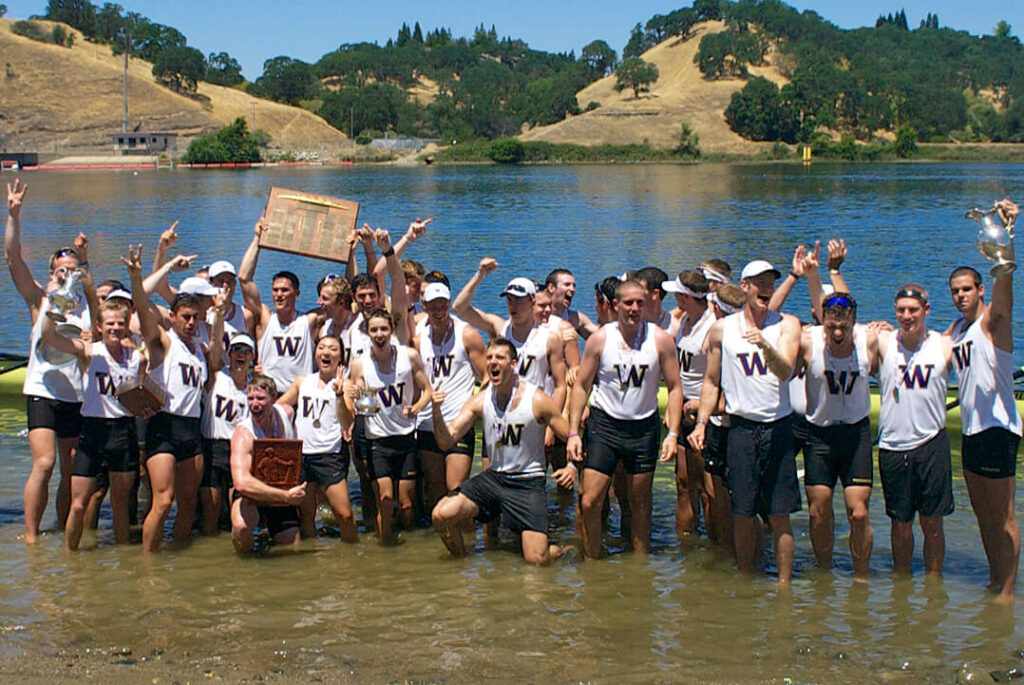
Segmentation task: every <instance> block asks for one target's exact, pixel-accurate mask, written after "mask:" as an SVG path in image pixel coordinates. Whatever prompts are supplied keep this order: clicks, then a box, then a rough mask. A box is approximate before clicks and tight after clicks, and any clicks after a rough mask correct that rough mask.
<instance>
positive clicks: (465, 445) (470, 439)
mask: <svg viewBox="0 0 1024 685" xmlns="http://www.w3.org/2000/svg"><path fill="white" fill-rule="evenodd" d="M416 449H418V450H419V451H420V452H434V453H435V454H445V455H448V454H467V455H469V458H470V459H472V458H473V453H474V452H475V451H476V428H475V427H474V428H470V429H469V430H468V431H467V432H466V434H465V435H463V436H462V437H461V438H459V439H458V440H456V441H455V444H454V445H452V446H451V447H449V448H448V449H447V450H442V449H441V448H440V447H438V446H437V440H436V439H435V438H434V433H433V431H428V430H418V431H416Z"/></svg>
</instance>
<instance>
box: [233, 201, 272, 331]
mask: <svg viewBox="0 0 1024 685" xmlns="http://www.w3.org/2000/svg"><path fill="white" fill-rule="evenodd" d="M266 228H267V222H266V218H265V217H262V216H261V217H260V219H259V221H257V222H256V226H255V227H254V228H253V235H252V241H251V242H250V243H249V247H247V248H246V249H245V254H244V255H242V262H241V263H240V264H239V265H238V287H239V288H241V290H242V299H243V301H244V302H245V307H246V309H248V310H249V311H251V312H252V314H253V318H254V319H255V326H254V328H255V329H256V331H255V332H256V333H257V336H259V335H260V334H261V332H262V330H263V328H264V327H266V325H267V322H268V321H270V310H269V309H267V307H266V306H265V305H264V304H263V303H262V302H261V301H260V289H259V287H258V286H257V285H256V282H255V281H254V280H253V277H254V276H255V274H256V262H257V261H259V258H260V236H262V235H263V231H265V230H266Z"/></svg>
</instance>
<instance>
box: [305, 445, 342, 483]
mask: <svg viewBox="0 0 1024 685" xmlns="http://www.w3.org/2000/svg"><path fill="white" fill-rule="evenodd" d="M346 478H348V450H347V449H345V446H344V445H342V450H341V452H322V453H320V454H303V455H302V480H304V481H306V482H307V483H316V484H317V485H319V486H320V487H322V488H328V487H330V486H332V485H334V484H335V483H340V482H341V481H343V480H345V479H346Z"/></svg>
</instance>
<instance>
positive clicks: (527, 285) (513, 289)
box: [500, 276, 537, 297]
mask: <svg viewBox="0 0 1024 685" xmlns="http://www.w3.org/2000/svg"><path fill="white" fill-rule="evenodd" d="M536 294H537V286H536V285H535V284H534V282H533V281H531V280H530V279H529V278H523V277H522V276H520V277H519V278H513V279H512V280H511V281H509V282H508V285H506V286H505V289H504V290H502V291H501V295H500V297H505V296H506V295H511V296H512V297H530V296H532V295H536Z"/></svg>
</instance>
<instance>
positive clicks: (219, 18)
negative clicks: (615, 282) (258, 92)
mask: <svg viewBox="0 0 1024 685" xmlns="http://www.w3.org/2000/svg"><path fill="white" fill-rule="evenodd" d="M0 2H3V3H4V4H6V5H7V7H8V14H7V16H8V17H13V18H25V17H28V16H29V15H31V14H42V13H43V12H44V10H45V8H46V2H45V1H44V0H0ZM96 4H102V0H101V2H97V3H96ZM120 4H122V5H123V6H125V7H126V8H128V9H130V10H133V11H136V12H139V13H141V14H142V15H144V16H147V17H149V18H150V19H151V20H153V21H156V22H158V23H161V24H168V25H170V26H174V27H175V28H177V29H178V30H180V31H181V32H182V33H184V34H185V35H186V36H187V37H188V42H189V45H191V46H193V47H196V48H199V49H200V50H202V51H203V53H204V54H206V53H209V52H221V51H226V52H228V53H230V54H231V56H232V57H234V58H235V59H237V60H238V61H239V62H240V63H241V64H242V69H243V73H244V74H245V76H246V77H247V78H249V79H254V78H256V77H257V76H259V75H260V74H261V73H262V72H263V61H264V60H266V59H269V58H271V57H276V56H278V55H288V56H290V57H296V58H298V59H303V60H306V61H309V62H314V61H316V60H317V59H319V57H320V56H321V55H323V54H324V53H325V52H329V51H331V50H333V49H335V48H337V46H338V45H340V44H341V43H356V42H361V41H368V42H374V41H376V42H379V43H381V44H383V43H386V42H387V40H388V38H390V37H393V36H394V35H395V34H396V33H397V31H398V28H399V27H400V26H401V25H402V22H403V21H406V22H408V23H409V25H410V26H412V25H413V23H414V22H416V21H418V22H420V25H421V26H422V28H423V30H424V31H427V30H428V29H430V28H433V27H436V26H446V27H449V28H450V29H451V30H452V32H453V34H454V35H455V36H463V35H467V36H468V35H472V33H473V29H474V27H476V26H478V25H479V24H480V23H483V24H484V25H486V26H487V27H488V28H489V27H490V26H491V25H492V24H494V25H495V27H496V28H497V30H498V34H499V35H501V36H505V35H511V36H513V37H516V38H522V39H523V40H525V41H526V42H527V43H529V44H530V46H531V47H533V48H536V49H540V50H548V51H551V52H568V51H569V50H575V51H576V54H577V55H579V52H580V48H582V47H583V46H584V45H586V44H587V43H589V42H590V41H591V40H593V39H595V38H601V39H604V40H606V41H607V42H608V43H609V45H611V46H612V47H613V48H614V49H615V50H616V51H619V52H621V50H622V47H623V46H624V45H625V44H626V40H627V39H628V38H629V30H630V28H632V27H633V25H634V24H636V23H637V22H640V23H644V22H646V21H647V20H648V19H649V18H650V17H651V16H652V15H655V14H665V13H667V12H670V11H672V10H673V9H676V8H678V7H685V6H688V5H690V4H691V0H677V1H676V2H670V1H656V0H632V1H631V2H619V1H614V2H613V1H610V0H598V1H597V2H594V1H593V0H590V1H587V0H561V1H555V2H552V1H551V0H546V1H545V0H517V1H515V2H509V1H507V0H500V1H492V2H466V1H460V0H433V1H432V2H422V1H420V2H408V1H406V0H376V1H371V2H358V3H357V2H351V1H340V2H339V1H334V2H331V1H330V0H291V1H288V0H244V1H243V0H212V1H211V0H204V1H199V0H176V1H174V2H169V1H167V0H159V1H158V0H135V1H132V0H121V2H120ZM788 4H790V5H792V6H794V7H796V8H797V9H800V10H804V9H813V10H815V11H817V12H818V13H819V14H820V15H822V16H823V17H824V18H825V19H827V20H829V21H831V22H832V23H834V24H836V25H837V26H840V27H842V28H855V27H858V26H870V25H874V22H875V19H876V18H877V17H878V15H879V14H887V13H889V12H894V11H898V10H899V9H901V8H903V9H905V10H906V13H907V20H908V22H909V23H910V25H911V27H914V26H916V25H917V24H918V22H920V20H921V19H923V18H924V16H925V15H926V14H927V13H928V12H935V13H937V14H938V15H939V22H940V24H941V25H942V26H948V27H951V28H955V29H961V30H966V31H969V32H971V33H973V34H983V33H992V29H993V27H994V26H995V25H996V23H997V22H998V21H999V20H1000V19H1005V20H1006V21H1008V22H1009V23H1010V24H1011V25H1012V26H1013V33H1014V35H1018V36H1019V35H1021V32H1022V31H1024V3H1022V2H1021V0H984V1H982V2H978V3H977V4H975V3H973V2H964V1H963V0H928V1H924V0H914V1H912V2H902V3H901V2H900V1H899V0H860V1H859V2H842V1H836V0H832V1H830V2H829V1H823V0H810V1H808V0H791V1H788Z"/></svg>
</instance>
